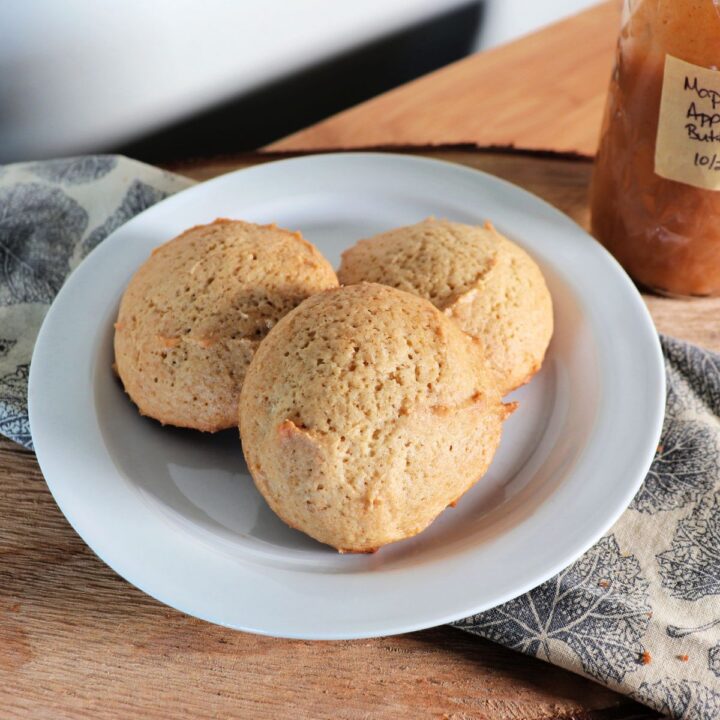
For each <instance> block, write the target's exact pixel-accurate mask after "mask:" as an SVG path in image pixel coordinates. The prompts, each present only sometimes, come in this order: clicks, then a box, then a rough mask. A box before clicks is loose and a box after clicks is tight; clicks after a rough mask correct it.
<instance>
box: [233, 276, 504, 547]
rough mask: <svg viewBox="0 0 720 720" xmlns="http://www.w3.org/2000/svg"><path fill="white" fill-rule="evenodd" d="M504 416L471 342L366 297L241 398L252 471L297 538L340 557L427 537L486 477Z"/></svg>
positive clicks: (421, 312) (330, 319) (321, 298)
mask: <svg viewBox="0 0 720 720" xmlns="http://www.w3.org/2000/svg"><path fill="white" fill-rule="evenodd" d="M509 412H510V407H509V406H506V405H503V404H502V402H501V400H500V395H499V392H498V390H497V388H496V386H495V383H494V379H493V377H492V376H491V375H490V374H489V373H488V371H487V370H486V365H485V359H484V357H483V355H482V353H481V351H480V349H479V347H478V346H477V344H476V343H474V342H473V341H472V340H471V338H469V337H468V336H467V335H466V334H465V333H463V332H462V331H461V330H460V329H459V328H458V327H457V325H456V324H455V323H453V322H452V321H451V320H449V319H448V318H446V317H445V316H444V315H443V314H442V313H441V312H439V311H438V310H437V309H436V308H434V307H433V306H432V304H430V303H429V302H427V300H424V299H422V298H419V297H417V296H416V295H410V294H409V293H404V292H400V291H399V290H395V289H393V288H390V287H386V286H384V285H376V284H368V283H362V284H360V285H353V286H350V287H345V288H339V289H336V290H328V291H326V292H323V293H320V294H318V295H315V296H313V297H311V298H309V299H308V300H306V301H305V302H303V303H302V304H301V305H300V306H299V307H298V308H296V309H295V310H293V311H292V312H290V313H289V314H288V315H286V316H285V317H284V318H283V319H282V320H281V321H280V322H279V323H278V324H277V325H276V326H275V327H274V328H273V329H272V330H271V331H270V333H269V334H268V336H267V337H266V338H265V340H264V341H263V342H262V344H261V345H260V347H259V348H258V351H257V353H256V355H255V357H254V359H253V362H252V363H251V365H250V368H249V370H248V373H247V376H246V379H245V384H244V385H243V389H242V393H241V397H240V432H241V435H242V439H243V449H244V452H245V458H246V460H247V463H248V468H249V469H250V472H251V474H252V476H253V478H254V480H255V484H256V485H257V487H258V489H259V490H260V492H261V493H262V495H263V496H264V497H265V499H266V500H267V501H268V503H269V505H270V507H272V509H273V510H274V511H275V512H276V513H277V514H278V515H279V516H280V517H281V518H282V519H283V520H284V521H285V522H286V523H287V524H288V525H290V526H292V527H294V528H297V529H299V530H302V531H303V532H305V533H307V534H308V535H310V536H312V537H313V538H315V539H316V540H319V541H320V542H323V543H327V544H328V545H332V546H333V547H335V548H337V549H338V550H340V551H342V552H370V551H373V550H375V549H377V548H378V547H380V546H381V545H386V544H387V543H391V542H395V541H396V540H402V539H403V538H407V537H410V536H412V535H415V534H416V533H419V532H420V531H421V530H423V529H424V528H426V527H427V526H428V525H429V524H430V523H431V522H432V521H433V520H434V519H435V517H437V515H438V514H439V513H441V512H442V511H443V510H444V509H445V508H446V507H447V506H448V505H450V504H452V503H453V502H454V501H455V500H457V499H458V498H459V497H460V496H461V495H462V494H463V493H465V491H466V490H468V489H469V488H470V487H471V486H472V485H473V484H474V483H475V482H476V481H477V480H479V479H480V478H481V477H482V476H483V475H484V474H485V471H486V470H487V468H488V466H489V465H490V461H491V460H492V457H493V454H494V453H495V450H496V448H497V446H498V443H499V442H500V433H501V429H502V423H503V420H504V419H505V418H506V416H507V415H508V413H509Z"/></svg>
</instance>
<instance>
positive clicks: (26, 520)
mask: <svg viewBox="0 0 720 720" xmlns="http://www.w3.org/2000/svg"><path fill="white" fill-rule="evenodd" d="M423 154H425V155H428V156H431V157H439V158H442V159H446V160H452V161H455V162H462V163H464V164H466V165H469V166H471V167H476V168H479V169H482V170H485V171H487V172H492V173H494V174H496V175H498V176H500V177H504V178H507V179H509V180H511V181H513V182H517V183H518V184H521V185H523V186H525V187H527V188H528V189H530V190H532V191H533V192H535V193H537V194H539V195H540V196H542V197H544V198H545V199H547V200H548V201H549V202H551V203H553V204H555V205H556V206H558V207H560V208H561V209H562V210H564V211H565V212H567V213H568V214H569V215H571V216H572V217H573V218H575V219H576V220H577V221H578V222H580V223H581V224H583V225H587V220H588V217H587V203H586V196H587V185H588V179H589V176H590V170H591V166H590V164H589V163H584V162H570V161H564V160H557V159H554V160H553V159H539V158H529V157H522V156H515V155H504V154H497V153H478V152H468V151H458V150H453V151H429V152H426V153H423ZM255 162H257V158H256V157H253V156H247V157H242V158H229V159H225V160H218V161H214V162H212V163H208V162H206V163H203V164H197V165H193V166H188V165H183V166H179V165H176V166H175V167H174V168H173V169H175V170H182V171H183V172H185V173H186V174H187V175H190V176H192V177H195V178H197V179H205V178H207V177H212V176H214V175H217V174H220V173H222V172H227V171H229V170H232V169H236V168H238V167H244V166H247V165H250V164H253V163H255ZM648 302H649V305H650V308H651V311H652V313H653V315H654V317H655V319H656V322H657V323H658V326H659V327H660V328H661V329H662V330H663V331H664V332H668V333H670V334H674V335H676V336H677V337H682V338H685V339H688V340H692V341H694V342H698V343H701V344H703V345H705V346H707V347H712V348H714V349H719V350H720V332H719V330H718V329H717V328H716V327H715V326H716V322H715V318H717V316H718V310H720V301H715V300H707V301H693V302H683V301H679V300H668V299H663V298H648ZM0 717H2V718H3V719H5V718H7V719H8V720H15V719H16V718H17V719H19V718H29V717H32V718H39V719H43V718H48V720H49V719H52V720H55V719H61V720H62V719H64V718H67V719H70V718H72V719H75V718H93V719H96V720H104V719H106V718H107V719H110V718H113V719H117V718H120V719H122V718H134V717H143V718H158V719H159V718H163V719H164V718H166V717H176V718H188V719H189V718H198V719H204V718H218V717H221V718H235V717H252V718H258V719H260V720H262V719H263V718H280V719H282V718H293V719H295V718H298V717H313V718H332V719H336V718H348V719H350V718H366V717H373V718H398V717H413V718H416V717H417V718H425V717H435V718H443V717H444V718H454V719H455V720H461V719H467V718H478V719H482V720H484V719H488V720H490V719H492V720H561V719H563V718H565V719H568V720H569V719H570V718H578V719H580V718H583V719H585V720H633V719H634V720H649V718H656V717H658V715H657V714H656V713H653V712H651V711H649V710H647V709H645V708H642V707H641V706H639V705H637V704H635V703H632V702H630V701H629V700H627V699H626V698H623V697H621V696H619V695H617V694H615V693H612V692H610V691H608V690H605V689H604V688H602V687H600V686H599V685H596V684H594V683H591V682H589V681H587V680H584V679H582V678H580V677H577V676H575V675H573V674H571V673H568V672H566V671H564V670H561V669H559V668H554V667H551V666H549V665H547V664H545V663H542V662H539V661H537V660H534V659H531V658H526V657H523V656H521V655H519V654H516V653H513V652H511V651H509V650H506V649H504V648H501V647H499V646H497V645H494V644H492V643H489V642H486V641H483V640H480V639H479V638H474V637H471V636H468V635H466V634H465V633H462V632H460V631H458V630H454V629H452V628H436V629H433V630H428V631H425V632H420V633H412V634H409V635H404V636H398V637H393V638H383V639H377V640H361V641H350V642H336V643H329V642H323V643H313V642H302V641H285V640H276V639H271V638H263V637H257V636H253V635H248V634H245V633H239V632H232V631H228V630H225V629H223V628H219V627H215V626H212V625H209V624H207V623H204V622H202V621H199V620H195V619H194V618H190V617H188V616H186V615H183V614H181V613H178V612H176V611H174V610H171V609H169V608H167V607H164V606H162V605H160V604H159V603H157V602H156V601H154V600H153V599H151V598H149V597H147V596H146V595H144V594H143V593H141V592H140V591H139V590H137V589H135V588H134V587H132V586H131V585H129V584H128V583H126V582H125V581H124V580H122V579H121V578H120V577H118V576H117V575H115V573H113V571H112V570H110V569H109V568H108V567H106V566H105V565H104V564H103V563H102V562H100V561H99V560H98V559H97V558H96V557H95V555H93V553H92V552H91V551H90V550H89V549H88V548H87V547H86V546H85V544H84V543H83V542H82V540H80V538H79V537H78V536H77V535H76V534H75V533H74V531H73V530H72V528H71V527H70V526H69V525H68V523H67V521H66V520H65V519H64V517H63V516H62V515H61V513H60V511H59V510H58V508H57V506H56V505H55V503H54V501H53V500H52V497H51V496H50V493H49V492H48V490H47V488H46V486H45V483H44V481H43V479H42V476H41V473H40V470H39V468H38V467H37V464H36V462H35V458H34V455H33V454H32V453H30V452H27V451H25V450H22V449H21V448H19V447H17V446H15V445H13V444H12V443H10V442H9V441H5V440H0Z"/></svg>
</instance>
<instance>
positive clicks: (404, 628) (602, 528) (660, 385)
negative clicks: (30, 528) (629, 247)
mask: <svg viewBox="0 0 720 720" xmlns="http://www.w3.org/2000/svg"><path fill="white" fill-rule="evenodd" d="M315 162H320V163H326V162H330V163H341V164H342V163H345V162H350V163H353V162H371V163H373V162H381V163H385V162H391V163H396V162H399V163H407V164H410V165H415V166H416V167H420V166H424V167H423V170H425V169H427V170H429V171H430V172H432V169H433V168H437V167H438V166H441V167H442V168H443V169H444V170H445V171H449V172H454V173H458V174H464V175H466V176H468V177H472V178H473V179H477V177H478V176H480V177H481V178H482V179H483V182H486V183H488V182H489V183H491V184H498V185H499V186H500V187H502V188H504V189H505V190H508V191H509V192H511V193H520V194H522V195H524V196H525V199H526V200H528V201H531V202H533V203H536V204H537V203H539V204H541V205H542V206H544V208H545V210H546V211H550V213H551V215H552V216H553V220H554V221H556V222H560V223H564V224H565V225H566V226H568V227H569V226H572V228H573V229H574V231H575V232H576V233H579V234H581V235H582V236H584V238H585V241H589V242H592V244H593V246H594V247H595V249H596V251H597V250H599V251H601V254H604V255H605V260H606V261H609V263H610V266H612V269H613V271H614V274H615V276H616V279H617V280H618V281H620V282H621V283H622V284H623V285H624V286H625V288H626V290H628V291H629V292H628V296H629V297H633V298H634V301H635V310H636V311H638V312H639V316H640V317H642V319H643V322H644V324H645V329H646V330H647V329H649V330H651V331H652V333H651V336H652V337H654V342H653V343H652V346H653V347H652V352H651V348H650V347H649V346H646V347H645V349H646V350H647V352H648V356H650V355H652V360H653V364H652V367H649V368H648V371H649V372H654V373H655V374H656V375H657V380H658V382H657V385H656V386H655V387H656V393H655V397H656V403H655V406H654V407H653V408H652V419H653V420H654V423H653V427H651V428H648V430H647V437H648V443H647V447H646V448H645V452H644V453H640V457H638V461H637V463H636V464H637V466H638V467H644V470H643V471H642V472H637V477H633V478H631V480H632V481H631V482H628V483H627V489H626V492H625V493H624V494H623V495H622V497H618V498H617V499H616V502H615V511H614V512H613V513H609V512H608V513H607V515H606V516H605V519H604V521H603V522H602V523H600V525H598V526H597V527H596V529H595V531H594V532H592V533H587V534H586V536H585V538H584V539H583V541H582V542H576V543H575V544H574V545H573V546H572V549H571V550H568V551H567V552H566V553H565V554H564V555H563V556H561V557H558V558H557V560H556V562H555V563H554V564H553V565H552V567H550V568H546V569H545V570H544V571H543V572H541V573H536V574H535V575H534V576H532V577H530V578H528V579H527V581H526V582H525V583H518V584H517V586H516V588H515V589H514V590H513V592H511V593H505V594H504V595H499V596H497V597H496V598H494V599H493V601H492V603H491V604H487V602H484V603H481V604H480V605H473V606H471V607H467V608H464V609H463V610H462V611H459V610H458V609H457V608H455V609H454V610H452V611H449V612H441V611H438V612H437V613H435V614H434V615H433V617H432V618H427V617H425V618H418V619H415V620H413V621H408V622H406V623H404V624H403V623H401V624H397V623H395V624H394V625H392V626H391V627H384V628H375V629H372V630H367V629H366V630H361V631H359V632H352V631H348V632H342V631H340V632H338V631H334V632H327V633H317V632H312V633H310V634H307V633H305V632H303V631H302V630H298V631H297V632H293V631H288V630H283V631H282V632H281V633H276V632H272V631H267V630H264V629H262V628H259V627H253V626H244V625H242V623H238V622H236V621H232V622H223V620H222V619H219V618H218V617H216V616H213V615H212V614H205V613H203V612H202V611H198V608H197V607H193V608H188V607H183V606H182V605H183V604H182V603H177V602H175V601H174V600H173V599H172V598H168V597H167V595H166V593H163V592H158V591H157V590H156V589H155V588H153V589H151V588H148V587H147V586H146V583H144V582H138V581H137V579H136V578H134V579H130V577H128V573H127V572H123V571H122V570H119V569H118V565H120V566H122V565H123V563H120V562H118V561H117V558H113V559H112V560H110V559H108V557H107V553H100V552H98V550H97V549H96V545H97V544H98V543H92V544H91V542H90V541H89V539H88V537H87V535H88V534H91V533H90V531H88V528H87V527H86V526H85V524H84V523H81V522H79V521H78V519H77V517H76V516H75V513H74V511H73V509H72V507H70V506H69V505H68V502H67V498H66V497H65V495H64V493H63V492H61V488H60V487H59V486H58V485H57V484H56V481H55V480H54V479H51V478H50V476H52V475H53V469H52V468H51V465H52V464H53V461H52V459H51V458H49V457H48V456H47V455H46V452H45V441H44V438H43V433H42V431H38V429H39V427H40V426H41V424H42V418H41V416H40V414H39V411H38V410H37V408H38V400H37V398H38V397H39V395H38V392H37V391H36V388H38V386H42V377H41V376H40V375H39V373H40V370H39V369H38V368H40V367H41V362H42V361H38V362H35V361H36V352H37V357H42V353H43V352H46V350H45V344H46V337H47V336H48V335H49V334H50V330H49V329H50V328H51V327H52V325H53V323H54V322H55V315H56V314H57V313H58V312H60V310H58V308H61V307H62V303H63V302H64V300H63V298H65V297H66V296H67V295H68V294H69V292H70V288H72V287H73V286H74V285H76V284H77V283H78V280H77V278H78V277H82V271H81V272H80V273H79V272H78V271H79V270H80V268H82V267H83V265H85V264H86V263H87V260H88V258H90V257H93V256H95V257H96V258H98V257H100V256H102V255H103V254H106V253H111V252H112V250H111V249H110V248H112V246H113V242H115V241H113V238H114V237H116V236H118V235H121V234H122V232H123V230H124V229H125V228H127V226H128V225H130V224H131V223H136V222H142V220H143V218H144V217H146V216H147V214H148V213H152V212H153V211H157V209H158V208H159V207H160V208H161V210H162V207H161V206H165V207H167V206H168V205H169V204H171V203H172V202H173V201H175V202H177V201H178V198H180V197H182V196H185V197H187V194H189V193H202V192H211V191H212V188H213V187H214V186H215V185H218V184H222V183H225V182H227V181H228V178H231V177H234V176H238V175H240V174H242V175H245V176H250V175H252V174H259V173H267V172H270V173H272V172H275V171H276V169H277V168H280V167H284V166H286V165H288V164H306V163H315ZM268 168H271V170H268ZM568 224H569V225H568ZM103 248H104V249H103ZM664 408H665V368H664V360H663V355H662V350H661V346H660V340H659V337H658V333H657V330H656V329H655V326H654V323H653V320H652V317H651V315H650V312H649V310H648V309H647V306H646V305H645V303H644V301H643V300H642V297H641V296H640V293H639V292H638V290H637V289H636V288H635V286H634V284H633V283H632V281H631V280H630V278H629V277H628V276H627V274H626V273H625V271H624V270H623V269H622V268H621V267H620V265H619V263H618V262H617V261H616V260H615V259H614V258H613V257H612V256H611V255H610V254H609V253H608V252H607V251H606V250H605V249H604V248H603V247H602V246H601V245H600V244H599V243H597V241H595V240H594V239H593V238H592V237H591V236H590V235H589V234H588V233H587V232H586V231H585V230H584V229H583V228H581V227H580V226H579V225H577V223H575V222H574V221H573V220H572V219H571V218H569V217H568V216H567V215H565V214H564V213H562V212H561V211H560V210H558V209H557V208H555V207H553V206H552V205H550V204H549V203H548V202H546V201H545V200H543V199H542V198H539V197H538V196H536V195H534V194H533V193H530V192H529V191H527V190H525V189H524V188H521V187H519V186H517V185H514V184H513V183H510V182H509V181H507V180H504V179H502V178H498V177H496V176H494V175H491V174H489V173H486V172H483V171H480V170H476V169H474V168H469V167H466V166H463V165H459V164H457V163H453V162H450V161H446V160H438V159H435V158H427V157H418V156H413V155H404V154H397V153H385V152H344V153H322V154H314V155H303V156H299V157H292V158H284V159H279V160H275V161H270V162H267V163H263V164H261V165H256V166H251V167H248V168H242V169H240V170H235V171H231V172H229V173H225V174H223V175H220V176H217V177H215V178H212V179H210V180H208V181H205V182H202V183H198V184H196V185H194V186H191V187H190V188H187V189H185V190H182V191H180V192H178V193H176V194H174V195H172V196H170V197H169V198H166V199H165V200H163V201H161V202H159V203H157V204H156V205H153V206H152V207H150V208H148V209H147V210H145V211H143V212H142V213H139V214H138V215H136V216H135V217H133V218H132V219H131V220H129V221H128V223H125V224H124V225H122V226H120V227H119V228H117V229H116V230H115V231H113V233H111V234H110V235H109V236H108V237H107V238H106V239H105V240H104V241H103V242H102V243H100V245H99V246H98V247H97V248H95V249H94V250H93V251H92V252H91V253H89V254H88V257H87V258H85V259H84V260H83V261H82V262H81V263H80V264H79V265H78V267H77V268H75V270H73V271H72V273H71V274H70V276H69V277H68V278H67V279H66V281H65V283H64V284H63V287H62V288H61V290H60V292H59V293H58V295H57V296H56V298H55V300H54V301H53V303H52V304H51V307H50V309H49V310H48V312H47V314H46V316H45V318H44V320H43V323H42V326H41V328H40V331H39V333H38V336H37V339H36V344H35V349H34V351H33V361H32V362H31V366H30V376H29V385H28V409H29V415H30V428H31V436H32V437H33V441H34V443H35V450H36V456H37V459H38V463H39V465H40V468H41V470H42V472H43V477H44V478H45V482H46V484H47V485H48V488H49V489H50V491H51V493H52V495H53V497H54V499H55V502H56V503H57V504H58V506H59V508H60V510H61V512H62V513H63V515H64V516H65V517H66V519H67V520H68V521H69V522H70V524H71V526H72V527H73V528H74V530H75V531H76V532H77V533H78V535H80V537H81V538H82V539H83V541H84V542H85V543H86V545H88V547H89V548H90V549H91V550H92V551H93V552H94V553H95V554H96V555H98V557H100V559H101V560H102V561H103V562H105V564H107V565H108V566H109V567H110V568H112V569H113V570H114V571H115V572H117V573H118V574H120V575H121V577H123V578H124V579H125V580H126V581H127V582H130V583H131V584H132V585H135V586H136V587H138V588H139V589H141V590H142V591H143V592H145V593H147V594H148V595H150V596H151V597H154V598H155V599H157V600H158V601H160V602H162V603H164V604H166V605H169V606H171V607H174V608H176V609H178V610H179V611H181V612H185V613H188V614H191V615H193V616H196V617H199V618H201V619H204V620H207V621H209V622H213V623H215V624H220V625H224V626H226V627H229V628H233V629H240V630H244V631H246V632H253V633H259V634H265V635H274V636H281V637H286V638H295V639H322V640H335V639H360V638H368V637H380V636H385V635H391V634H398V633H404V632H411V631H414V630H419V629H423V628H427V627H432V626H435V625H439V624H444V623H447V622H452V621H456V620H460V619H462V618H464V617H467V616H470V615H474V614H476V613H478V612H482V611H484V610H487V609H490V608H491V607H496V606H498V605H501V604H503V603H504V602H507V601H509V600H511V599H513V598H515V597H518V596H520V595H522V594H523V593H525V592H527V591H528V590H531V589H532V588H534V587H537V586H538V585H540V584H542V583H543V582H545V581H546V580H548V579H549V578H551V577H553V576H554V575H556V574H557V573H558V572H560V571H562V570H563V569H565V568H566V567H568V566H569V565H570V564H571V563H572V562H574V561H575V560H576V559H577V558H579V557H580V556H581V555H582V554H583V553H585V552H586V551H587V550H588V549H589V548H591V547H592V546H593V545H594V544H595V543H596V542H597V541H598V540H599V539H600V538H601V537H602V536H603V535H604V534H605V533H606V532H607V530H608V529H609V528H610V527H611V526H612V525H613V524H614V523H615V522H616V521H617V520H618V518H619V517H620V516H621V515H622V513H623V512H624V511H625V510H626V509H627V507H628V505H629V504H630V502H631V500H632V498H633V497H634V495H635V494H636V492H637V490H638V489H639V487H640V485H641V483H642V481H643V479H644V477H645V475H646V473H647V470H648V469H649V467H650V464H651V462H652V459H653V457H654V452H655V447H656V446H657V442H658V441H659V438H660V433H661V430H662V423H663V417H664ZM36 438H37V439H39V442H38V441H37V440H36ZM40 438H43V439H40ZM130 574H132V573H130ZM538 578H540V579H538Z"/></svg>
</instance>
